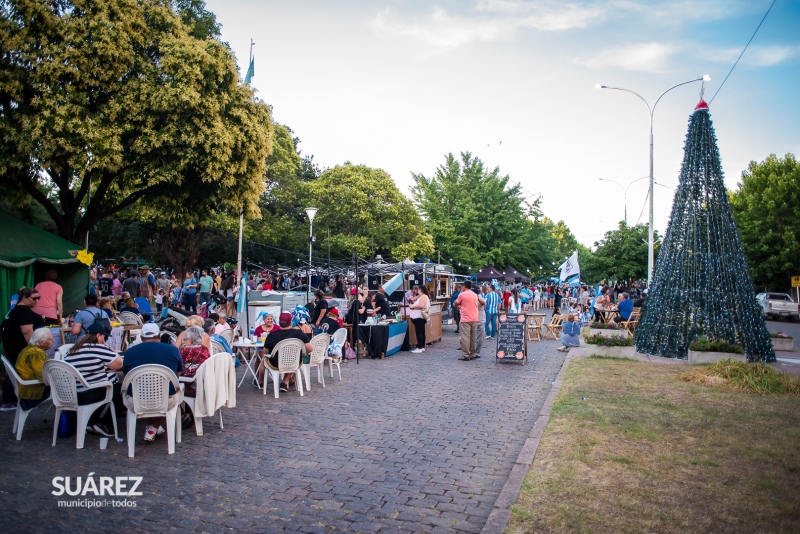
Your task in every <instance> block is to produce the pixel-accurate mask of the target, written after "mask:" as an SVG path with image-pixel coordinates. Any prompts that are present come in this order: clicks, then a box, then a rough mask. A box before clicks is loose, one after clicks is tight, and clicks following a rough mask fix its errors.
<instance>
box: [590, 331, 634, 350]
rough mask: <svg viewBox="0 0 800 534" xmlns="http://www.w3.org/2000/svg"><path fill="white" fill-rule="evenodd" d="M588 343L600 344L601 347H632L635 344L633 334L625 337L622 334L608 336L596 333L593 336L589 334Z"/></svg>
mask: <svg viewBox="0 0 800 534" xmlns="http://www.w3.org/2000/svg"><path fill="white" fill-rule="evenodd" d="M585 339H586V343H587V344H589V345H599V346H601V347H632V346H633V336H628V337H627V338H625V339H623V338H622V336H614V335H612V336H611V337H606V336H604V335H602V334H595V335H593V336H587V337H586V338H585Z"/></svg>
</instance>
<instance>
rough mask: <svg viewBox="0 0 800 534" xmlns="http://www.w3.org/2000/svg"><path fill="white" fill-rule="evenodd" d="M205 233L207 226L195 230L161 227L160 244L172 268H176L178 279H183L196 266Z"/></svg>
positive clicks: (159, 233)
mask: <svg viewBox="0 0 800 534" xmlns="http://www.w3.org/2000/svg"><path fill="white" fill-rule="evenodd" d="M205 235H206V228H205V227H198V228H195V229H194V230H187V229H186V228H160V229H159V230H158V246H159V248H160V249H161V253H162V254H164V257H166V258H167V260H168V261H169V263H170V265H171V266H172V268H173V269H175V275H176V276H177V277H178V280H181V281H182V280H183V277H184V276H185V274H186V273H187V272H190V271H191V270H192V269H193V268H194V266H195V264H196V263H197V258H198V257H199V256H200V246H201V245H202V244H203V239H204V238H205Z"/></svg>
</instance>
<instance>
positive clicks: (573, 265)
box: [559, 250, 581, 282]
mask: <svg viewBox="0 0 800 534" xmlns="http://www.w3.org/2000/svg"><path fill="white" fill-rule="evenodd" d="M559 269H561V281H562V282H563V281H565V280H566V279H567V278H570V277H571V276H575V275H576V274H581V268H580V266H579V265H578V251H577V250H576V251H575V252H573V253H572V256H570V257H569V259H568V260H567V261H565V262H564V263H562V264H561V267H559Z"/></svg>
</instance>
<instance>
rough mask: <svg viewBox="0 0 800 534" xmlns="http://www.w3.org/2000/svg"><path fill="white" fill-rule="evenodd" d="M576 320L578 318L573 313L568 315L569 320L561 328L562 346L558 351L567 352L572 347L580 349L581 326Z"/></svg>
mask: <svg viewBox="0 0 800 534" xmlns="http://www.w3.org/2000/svg"><path fill="white" fill-rule="evenodd" d="M576 318H577V316H576V315H574V314H572V313H570V314H569V315H567V320H566V321H565V322H564V324H563V325H562V327H561V346H560V347H558V349H556V350H558V351H560V352H566V351H568V350H569V348H570V347H580V345H581V337H580V334H581V325H580V324H579V320H576Z"/></svg>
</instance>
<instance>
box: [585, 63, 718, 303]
mask: <svg viewBox="0 0 800 534" xmlns="http://www.w3.org/2000/svg"><path fill="white" fill-rule="evenodd" d="M709 80H711V76H709V75H708V74H704V75H703V76H701V77H700V78H695V79H694V80H688V81H685V82H681V83H679V84H677V85H673V86H672V87H670V88H669V89H667V90H666V91H664V92H663V93H661V95H659V97H658V98H656V102H655V104H653V106H652V107H650V104H649V103H648V102H647V100H645V99H644V97H643V96H642V95H640V94H639V93H637V92H636V91H631V90H630V89H625V88H623V87H610V86H608V85H595V87H596V88H597V89H614V90H617V91H625V92H626V93H631V94H632V95H636V96H637V97H638V98H639V100H641V101H642V102H644V105H645V106H647V115H648V117H649V119H650V176H649V178H650V224H649V227H648V230H647V234H648V239H647V287H650V283H651V282H652V276H653V263H654V261H653V260H654V253H653V113H655V111H656V106H657V105H658V102H659V100H661V97H663V96H664V95H665V94H667V93H669V92H670V91H672V90H673V89H675V88H676V87H680V86H681V85H686V84H687V83H693V82H702V81H705V82H707V81H709Z"/></svg>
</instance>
